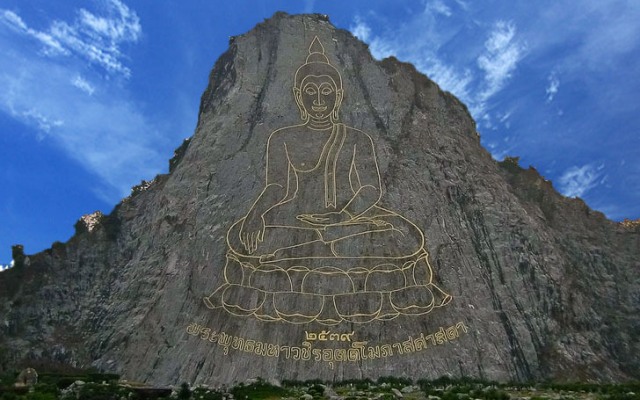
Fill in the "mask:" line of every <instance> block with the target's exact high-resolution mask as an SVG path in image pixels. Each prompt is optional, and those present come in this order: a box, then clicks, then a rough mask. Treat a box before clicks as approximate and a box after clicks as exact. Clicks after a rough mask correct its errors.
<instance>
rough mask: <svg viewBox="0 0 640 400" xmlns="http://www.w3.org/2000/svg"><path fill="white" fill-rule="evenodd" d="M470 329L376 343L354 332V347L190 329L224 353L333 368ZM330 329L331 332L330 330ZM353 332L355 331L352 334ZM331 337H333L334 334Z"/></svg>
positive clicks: (439, 342) (195, 326)
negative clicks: (273, 340) (293, 343)
mask: <svg viewBox="0 0 640 400" xmlns="http://www.w3.org/2000/svg"><path fill="white" fill-rule="evenodd" d="M468 331H469V329H468V328H467V326H466V325H465V324H464V322H458V323H457V324H455V325H452V326H449V327H442V326H441V327H440V328H439V329H438V330H437V331H436V332H431V333H426V334H425V333H419V334H417V335H415V336H414V335H409V336H407V337H406V340H403V341H399V342H395V343H384V344H375V345H373V344H370V343H369V342H366V341H353V342H352V341H351V340H350V339H351V336H349V342H350V344H351V346H350V347H347V348H314V344H317V343H319V342H315V341H314V340H312V339H308V340H305V341H303V342H302V344H301V345H300V346H286V345H281V344H279V343H267V342H262V341H259V340H254V339H248V338H244V337H240V336H234V335H231V334H228V333H226V332H224V331H220V332H219V331H217V330H215V329H212V328H208V327H206V326H203V325H200V324H198V323H192V324H191V325H189V326H188V327H187V333H188V334H189V335H192V336H197V337H199V338H200V339H201V340H205V341H209V342H210V343H212V344H217V345H218V346H220V347H221V348H222V351H223V353H224V355H228V354H229V349H232V350H235V351H240V352H244V353H253V354H255V355H258V356H261V357H275V358H285V359H287V360H289V359H291V360H303V361H315V362H325V363H327V364H328V365H329V367H330V368H333V367H334V365H335V364H334V363H337V362H357V361H363V360H377V359H381V358H388V357H392V356H394V355H396V356H401V355H408V354H412V353H415V352H419V351H423V350H426V349H428V348H430V347H435V346H439V345H443V344H445V343H449V342H452V341H455V340H457V339H458V338H460V337H461V336H462V335H464V334H466V333H468ZM323 332H325V331H323ZM326 333H327V335H329V333H328V332H326ZM353 334H354V332H352V333H351V334H349V335H353ZM305 335H312V333H308V332H306V331H305ZM335 335H337V334H335ZM318 336H319V335H318ZM328 337H330V335H329V336H328ZM307 338H308V337H305V339H307ZM334 338H335V336H334ZM334 340H335V339H334Z"/></svg>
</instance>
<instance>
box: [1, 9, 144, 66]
mask: <svg viewBox="0 0 640 400" xmlns="http://www.w3.org/2000/svg"><path fill="white" fill-rule="evenodd" d="M102 5H103V9H104V13H105V15H96V14H94V13H92V12H90V11H87V10H85V9H80V10H78V11H77V13H76V14H77V15H76V18H75V19H74V20H73V21H71V22H66V21H61V20H54V21H52V22H51V24H50V26H49V28H48V29H47V30H45V31H38V30H36V29H33V28H30V27H29V26H28V25H27V23H25V22H24V20H23V19H22V18H21V17H20V16H19V15H17V14H16V13H14V12H13V11H10V10H0V12H1V13H0V21H2V22H3V23H4V24H5V25H7V26H9V27H10V28H12V29H13V30H14V31H15V32H18V33H21V34H23V35H26V36H28V37H31V38H34V39H36V40H37V41H38V42H39V43H40V44H41V45H43V46H44V47H43V48H42V50H43V52H44V53H45V54H47V55H50V56H55V55H63V56H69V55H72V54H75V55H77V56H80V57H82V58H84V59H85V60H87V61H89V62H91V63H93V64H97V65H100V66H101V67H102V68H104V69H106V70H107V71H108V72H111V73H119V74H122V75H124V76H129V75H130V73H131V71H130V69H129V68H128V67H127V66H125V65H124V63H123V61H122V53H121V50H120V46H121V44H122V43H126V42H136V41H137V40H138V39H139V38H140V35H141V33H142V28H141V26H140V20H139V18H138V16H137V14H136V13H135V12H134V11H132V10H131V9H129V8H128V7H127V6H126V5H125V4H123V3H122V2H121V1H120V0H103V1H102Z"/></svg>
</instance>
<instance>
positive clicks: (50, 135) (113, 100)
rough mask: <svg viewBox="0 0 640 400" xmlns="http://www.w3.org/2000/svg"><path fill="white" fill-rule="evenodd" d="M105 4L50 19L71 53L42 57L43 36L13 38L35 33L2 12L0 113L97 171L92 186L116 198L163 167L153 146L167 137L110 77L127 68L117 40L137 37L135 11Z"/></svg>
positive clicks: (52, 30) (109, 198) (108, 197)
mask: <svg viewBox="0 0 640 400" xmlns="http://www.w3.org/2000/svg"><path fill="white" fill-rule="evenodd" d="M103 4H104V5H105V10H104V12H103V13H101V14H100V15H98V14H93V13H90V12H88V11H86V10H80V11H78V12H77V13H76V14H77V18H76V20H75V21H73V22H72V23H65V22H62V21H53V22H51V23H50V25H49V26H50V28H49V29H48V30H47V31H46V34H47V35H50V36H51V37H53V38H54V39H55V40H56V41H58V43H60V44H61V46H62V49H64V50H65V51H68V52H72V54H73V55H74V57H60V54H61V53H56V54H52V53H51V52H46V51H45V55H44V56H43V54H42V52H41V51H39V50H41V49H39V47H40V46H45V47H47V44H46V42H44V41H42V40H39V39H38V40H37V41H36V42H35V43H34V44H35V46H33V45H29V43H28V42H27V43H26V44H25V42H24V41H20V40H15V39H16V38H20V37H29V38H36V39H37V38H38V36H37V35H35V33H37V32H36V31H35V30H33V29H31V28H29V27H28V25H27V24H26V23H24V21H22V19H21V18H20V17H19V16H18V15H17V14H15V13H12V12H7V11H4V12H2V11H0V20H1V21H2V22H3V23H0V30H4V31H8V32H9V34H2V35H0V48H3V49H6V50H7V51H6V52H5V53H4V54H3V57H0V87H2V88H3V90H2V91H0V111H1V112H4V113H6V114H8V115H10V116H11V117H13V118H15V119H16V120H18V121H20V122H22V123H24V124H25V125H28V126H31V127H33V128H34V131H35V132H36V134H37V135H38V137H39V138H40V139H43V140H48V141H50V142H52V143H54V144H55V145H57V146H58V147H59V148H61V149H62V150H63V151H64V153H66V154H67V155H68V156H69V157H70V158H73V159H75V160H77V161H78V162H79V163H80V164H81V165H83V166H84V167H85V168H86V169H87V170H88V171H91V172H92V173H94V174H96V175H97V176H99V177H100V178H101V179H102V181H101V182H100V183H99V184H98V185H97V187H95V188H94V191H95V192H96V194H98V195H99V196H101V197H102V198H103V199H105V200H106V201H108V202H114V201H116V200H119V199H120V198H121V197H123V196H126V195H128V194H129V191H130V188H131V186H132V185H134V184H136V183H138V182H140V179H142V178H145V179H148V178H151V177H153V175H155V174H156V173H157V172H158V171H161V170H163V169H164V167H166V165H165V164H166V163H165V159H164V158H165V157H163V156H161V155H160V154H159V151H158V149H159V148H162V146H163V145H164V141H165V139H163V136H164V135H161V132H160V129H161V127H162V124H160V123H158V124H155V123H154V122H153V121H151V120H150V119H149V118H148V117H146V116H145V114H144V113H143V112H141V111H140V107H139V105H138V104H136V103H135V102H133V101H132V100H131V97H132V96H131V94H130V93H129V92H128V91H127V89H126V81H124V84H114V79H113V78H118V77H122V76H123V75H125V74H128V73H129V70H128V68H127V67H126V66H125V65H124V64H123V62H122V60H123V59H124V58H125V56H124V55H123V54H122V53H121V50H120V48H119V46H120V44H121V43H123V41H135V40H137V38H138V37H139V35H140V32H141V28H140V25H139V23H138V19H137V16H135V13H134V12H133V11H131V10H129V9H128V8H127V7H126V6H125V5H123V4H122V3H121V2H120V1H117V0H110V1H106V0H105V1H104V2H103ZM7 27H8V28H9V30H7ZM34 32H35V33H34ZM3 33H4V32H3ZM63 55H64V54H63ZM88 65H100V66H101V67H102V68H103V69H104V70H107V71H109V72H112V73H113V74H112V75H110V76H107V77H106V78H105V77H104V71H102V72H98V71H95V70H92V69H90V68H87V66H88ZM121 83H123V82H121ZM87 95H89V96H87Z"/></svg>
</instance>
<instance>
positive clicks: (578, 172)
mask: <svg viewBox="0 0 640 400" xmlns="http://www.w3.org/2000/svg"><path fill="white" fill-rule="evenodd" d="M603 168H604V165H603V164H601V165H600V166H598V167H595V166H593V165H592V164H586V165H583V166H582V167H578V166H572V167H571V168H569V169H567V170H566V171H565V172H564V173H563V174H562V176H560V179H559V180H558V184H559V190H560V192H561V193H562V194H564V195H565V196H567V197H581V196H583V195H584V194H585V193H587V192H588V191H589V190H591V189H593V188H594V187H596V186H598V185H599V184H601V183H602V181H601V178H602V169H603Z"/></svg>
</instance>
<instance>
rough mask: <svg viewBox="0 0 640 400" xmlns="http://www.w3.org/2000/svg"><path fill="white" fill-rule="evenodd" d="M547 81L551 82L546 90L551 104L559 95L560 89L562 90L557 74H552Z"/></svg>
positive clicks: (548, 101)
mask: <svg viewBox="0 0 640 400" xmlns="http://www.w3.org/2000/svg"><path fill="white" fill-rule="evenodd" d="M547 80H548V81H549V85H548V86H547V88H546V89H545V92H546V93H547V103H551V102H552V101H553V98H554V97H555V95H556V93H558V88H560V80H559V79H558V76H557V75H556V74H555V73H551V74H550V75H549V77H548V78H547Z"/></svg>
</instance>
